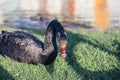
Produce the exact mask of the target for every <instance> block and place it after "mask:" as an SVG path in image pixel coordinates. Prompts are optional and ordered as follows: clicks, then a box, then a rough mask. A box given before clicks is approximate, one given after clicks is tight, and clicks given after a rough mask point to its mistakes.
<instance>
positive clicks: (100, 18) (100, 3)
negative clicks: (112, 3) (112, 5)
mask: <svg viewBox="0 0 120 80" xmlns="http://www.w3.org/2000/svg"><path fill="white" fill-rule="evenodd" d="M94 1H95V5H94V13H95V19H96V26H98V27H101V28H103V29H106V28H107V26H108V23H109V11H108V4H107V0H94Z"/></svg>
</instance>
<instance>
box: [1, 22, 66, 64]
mask: <svg viewBox="0 0 120 80" xmlns="http://www.w3.org/2000/svg"><path fill="white" fill-rule="evenodd" d="M56 37H58V42H59V45H60V51H61V54H62V57H63V58H65V57H66V45H67V35H66V32H65V30H64V28H63V26H62V24H61V23H60V22H59V21H58V20H52V21H51V22H50V23H49V25H48V27H47V30H46V35H45V42H44V43H43V42H41V41H40V40H39V39H37V38H36V37H35V36H33V35H31V34H29V33H26V32H22V31H14V32H7V31H2V33H1V34H0V54H1V55H2V56H4V57H9V58H11V59H13V60H16V61H18V62H23V63H31V64H38V63H41V64H44V65H49V64H51V63H52V62H53V61H54V60H55V58H56V56H57V53H58V48H57V43H56Z"/></svg>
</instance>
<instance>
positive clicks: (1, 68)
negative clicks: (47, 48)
mask: <svg viewBox="0 0 120 80" xmlns="http://www.w3.org/2000/svg"><path fill="white" fill-rule="evenodd" d="M119 6H120V0H0V33H1V31H3V30H6V31H10V32H11V31H16V30H19V31H25V32H28V33H31V34H32V35H34V36H35V37H37V38H38V39H40V40H41V41H44V40H45V39H44V37H45V30H46V28H47V25H48V23H49V22H50V21H51V20H52V19H58V20H59V21H60V22H61V23H62V24H63V25H64V27H65V30H66V32H67V37H68V44H67V58H66V59H63V58H61V56H60V53H58V56H57V58H56V60H55V61H54V63H52V64H51V65H49V66H43V65H40V64H38V65H32V64H24V63H19V62H16V61H13V60H11V59H6V58H4V57H2V56H1V55H0V80H120V7H119ZM58 49H59V47H58Z"/></svg>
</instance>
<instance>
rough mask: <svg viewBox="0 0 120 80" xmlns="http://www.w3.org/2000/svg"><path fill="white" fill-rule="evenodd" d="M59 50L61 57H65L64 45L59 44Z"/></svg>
mask: <svg viewBox="0 0 120 80" xmlns="http://www.w3.org/2000/svg"><path fill="white" fill-rule="evenodd" d="M60 52H61V55H62V57H63V58H66V46H65V45H60Z"/></svg>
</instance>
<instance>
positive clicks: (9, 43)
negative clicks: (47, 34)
mask: <svg viewBox="0 0 120 80" xmlns="http://www.w3.org/2000/svg"><path fill="white" fill-rule="evenodd" d="M42 48H43V43H42V42H41V41H40V40H38V39H37V38H36V37H34V36H33V35H31V34H29V33H26V32H21V31H15V32H7V31H2V34H1V35H0V54H2V55H3V56H5V57H7V56H8V57H10V58H12V59H14V60H17V61H20V62H27V63H38V62H40V53H42Z"/></svg>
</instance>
